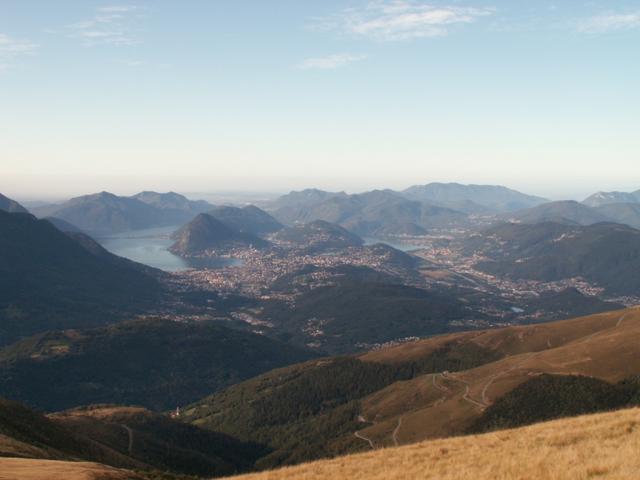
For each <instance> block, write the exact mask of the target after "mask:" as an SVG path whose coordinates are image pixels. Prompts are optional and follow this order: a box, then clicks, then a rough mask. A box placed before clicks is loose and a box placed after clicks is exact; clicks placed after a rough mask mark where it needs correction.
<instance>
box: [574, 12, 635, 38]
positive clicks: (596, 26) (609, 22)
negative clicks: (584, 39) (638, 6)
mask: <svg viewBox="0 0 640 480" xmlns="http://www.w3.org/2000/svg"><path fill="white" fill-rule="evenodd" d="M632 28H640V11H637V12H632V13H607V14H602V15H596V16H593V17H591V18H587V19H585V20H583V21H582V22H580V23H579V24H578V31H580V32H582V33H607V32H611V31H616V30H629V29H632Z"/></svg>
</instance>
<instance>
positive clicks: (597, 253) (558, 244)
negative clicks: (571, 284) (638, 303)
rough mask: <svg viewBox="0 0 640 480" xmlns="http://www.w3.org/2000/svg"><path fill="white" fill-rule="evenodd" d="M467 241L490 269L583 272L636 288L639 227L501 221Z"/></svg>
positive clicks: (554, 276)
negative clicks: (484, 257)
mask: <svg viewBox="0 0 640 480" xmlns="http://www.w3.org/2000/svg"><path fill="white" fill-rule="evenodd" d="M466 246H467V249H468V251H477V252H480V253H482V254H483V255H485V256H487V257H488V258H489V260H487V261H482V262H479V263H478V264H477V267H478V268H479V269H480V270H483V271H485V272H489V273H492V274H496V275H506V276H508V277H512V278H519V279H532V280H541V281H556V280H562V279H565V278H573V277H584V278H585V279H587V280H589V281H590V282H594V283H596V284H597V285H599V286H601V287H603V288H605V290H606V291H607V292H608V293H611V294H623V295H638V294H640V277H639V276H638V275H637V271H638V269H639V268H640V231H639V230H636V229H633V228H631V227H628V226H625V225H620V224H616V223H598V224H595V225H589V226H578V225H561V224H557V223H552V222H547V223H541V224H504V225H499V226H496V227H493V228H490V229H488V230H486V231H484V232H482V233H480V234H478V235H475V236H473V237H471V238H470V239H469V240H467V242H466Z"/></svg>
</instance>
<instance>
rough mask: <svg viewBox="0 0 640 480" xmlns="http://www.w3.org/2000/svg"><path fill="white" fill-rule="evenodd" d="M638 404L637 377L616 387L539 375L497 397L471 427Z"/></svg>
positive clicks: (576, 378)
mask: <svg viewBox="0 0 640 480" xmlns="http://www.w3.org/2000/svg"><path fill="white" fill-rule="evenodd" d="M633 405H640V377H634V378H630V379H627V380H623V381H621V382H619V383H616V384H611V383H607V382H605V381H603V380H598V379H596V378H591V377H583V376H573V375H548V374H544V375H540V376H538V377H536V378H533V379H531V380H528V381H527V382H525V383H523V384H522V385H519V386H518V387H516V388H515V389H513V390H512V391H511V392H509V393H508V394H506V395H504V396H503V397H501V398H499V399H498V400H497V401H496V402H495V403H494V404H493V405H491V406H490V407H489V408H487V410H486V411H485V412H484V414H483V415H482V416H481V417H480V418H479V419H478V420H477V421H476V422H475V423H474V424H473V425H472V426H471V428H470V429H469V433H480V432H486V431H491V430H499V429H504V428H513V427H519V426H523V425H529V424H532V423H536V422H542V421H546V420H552V419H554V418H561V417H570V416H576V415H584V414H588V413H596V412H602V411H607V410H615V409H619V408H624V407H627V406H633Z"/></svg>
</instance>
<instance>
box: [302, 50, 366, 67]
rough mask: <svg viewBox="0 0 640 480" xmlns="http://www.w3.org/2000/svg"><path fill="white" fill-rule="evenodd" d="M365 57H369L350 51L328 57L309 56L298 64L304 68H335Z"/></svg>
mask: <svg viewBox="0 0 640 480" xmlns="http://www.w3.org/2000/svg"><path fill="white" fill-rule="evenodd" d="M365 58H367V57H366V55H351V54H348V53H341V54H336V55H327V56H326V57H315V58H307V59H306V60H303V61H302V62H300V64H298V68H300V69H302V70H335V69H336V68H340V67H344V66H346V65H349V64H350V63H353V62H358V61H360V60H364V59H365Z"/></svg>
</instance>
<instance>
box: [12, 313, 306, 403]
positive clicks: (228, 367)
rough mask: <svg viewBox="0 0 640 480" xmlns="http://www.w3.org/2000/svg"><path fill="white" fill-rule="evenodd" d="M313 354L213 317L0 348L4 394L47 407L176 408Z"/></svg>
mask: <svg viewBox="0 0 640 480" xmlns="http://www.w3.org/2000/svg"><path fill="white" fill-rule="evenodd" d="M313 356H314V354H312V353H310V352H308V351H306V350H301V349H299V348H296V347H292V346H289V345H286V344H283V343H281V342H278V341H275V340H271V339H269V338H265V337H264V336H260V335H255V334H252V333H248V332H242V331H236V330H231V329H228V328H225V327H221V326H218V325H215V324H212V323H208V322H199V323H183V322H175V321H170V320H139V321H131V322H124V323H118V324H115V325H110V326H107V327H100V328H95V329H86V330H73V331H63V332H49V333H44V334H39V335H36V336H33V337H30V338H27V339H25V340H23V341H21V342H19V343H16V344H13V345H10V346H8V347H6V348H4V349H2V350H0V395H2V396H5V397H8V398H11V399H13V400H18V401H20V402H23V403H26V404H27V405H30V406H32V407H35V408H38V409H42V410H47V411H55V410H62V409H66V408H71V407H75V406H78V405H86V404H90V403H120V404H134V405H144V406H146V407H149V408H153V409H157V410H164V409H173V408H175V407H176V406H179V405H185V404H186V403H189V402H192V401H194V400H196V399H198V398H201V397H202V396H204V395H208V394H210V393H212V392H215V391H217V390H220V389H221V388H223V387H226V386H229V385H231V384H233V383H237V382H239V381H241V380H244V379H247V378H250V377H253V376H255V375H258V374H260V373H263V372H265V371H268V370H271V369H273V368H277V367H281V366H284V365H288V364H292V363H295V362H300V361H303V360H307V359H309V358H313Z"/></svg>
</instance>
